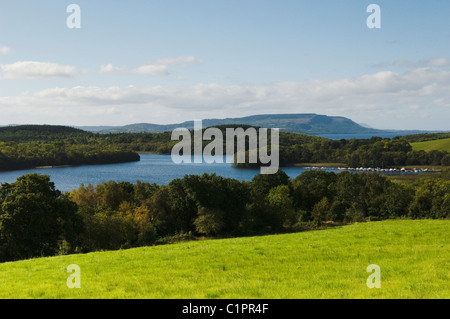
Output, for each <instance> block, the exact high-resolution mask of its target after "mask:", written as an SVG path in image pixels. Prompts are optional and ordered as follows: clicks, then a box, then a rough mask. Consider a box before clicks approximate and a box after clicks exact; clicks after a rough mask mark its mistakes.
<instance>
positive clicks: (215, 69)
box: [0, 0, 450, 131]
mask: <svg viewBox="0 0 450 319" xmlns="http://www.w3.org/2000/svg"><path fill="white" fill-rule="evenodd" d="M71 4H76V5H77V6H78V8H79V9H80V12H79V15H76V13H77V12H76V11H72V10H69V12H68V7H69V6H70V5H71ZM370 4H376V5H378V7H379V8H380V15H379V20H373V18H374V16H372V14H374V13H375V12H374V11H370V12H367V8H368V6H369V5H370ZM69 8H70V7H69ZM449 15H450V1H448V0H430V1H413V0H372V1H364V0H342V1H335V0H305V1H302V0H277V1H275V0H270V1H269V0H160V1H153V0H128V1H125V0H114V1H112V0H95V1H92V0H90V1H87V0H71V1H64V0H58V1H54V0H39V1H36V0H27V1H25V0H2V1H1V2H0V125H8V124H55V125H72V126H113V125H127V124H133V123H157V124H169V123H179V122H183V121H188V120H194V119H206V118H227V117H241V116H247V115H255V114H274V113H317V114H324V115H330V116H345V117H348V118H350V119H352V120H354V121H355V122H358V123H364V124H367V125H369V126H371V127H374V128H379V129H408V130H445V131H449V130H450V121H449V120H450V19H449ZM368 18H369V22H370V21H372V22H376V21H379V22H380V25H379V26H380V28H369V26H368V21H367V20H368ZM375 18H376V17H375ZM77 23H79V25H77ZM73 26H75V27H73Z"/></svg>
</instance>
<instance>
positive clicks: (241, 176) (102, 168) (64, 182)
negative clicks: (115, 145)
mask: <svg viewBox="0 0 450 319" xmlns="http://www.w3.org/2000/svg"><path fill="white" fill-rule="evenodd" d="M140 156H141V160H140V161H139V162H132V163H123V164H109V165H86V166H76V167H58V168H36V169H28V170H20V171H11V172H0V183H5V182H6V183H13V182H15V181H16V179H17V177H19V176H22V175H25V174H30V173H38V174H44V175H49V176H50V179H51V181H52V182H54V183H55V185H56V188H57V189H59V190H60V191H63V192H66V191H71V190H72V189H74V188H78V187H79V186H80V185H81V184H85V185H86V186H87V185H88V184H93V185H97V184H100V183H102V182H106V181H109V180H114V181H116V182H120V181H127V182H131V183H135V182H136V181H138V180H140V181H143V182H150V183H156V184H159V185H167V184H168V183H169V182H170V181H171V180H173V179H175V178H182V177H183V176H184V175H201V174H203V173H216V174H217V175H219V176H223V177H228V178H234V179H237V180H241V181H242V180H247V181H250V180H251V179H252V178H253V177H254V176H255V175H257V174H259V173H260V171H259V169H258V170H257V169H238V168H235V167H234V166H232V165H231V164H227V163H224V164H220V163H213V164H207V163H201V164H195V163H192V164H184V163H183V164H175V163H173V162H172V158H171V156H170V155H156V154H140ZM283 170H284V171H285V172H286V174H288V175H289V177H291V178H295V177H296V176H298V175H300V174H301V173H303V172H304V171H305V168H302V167H287V168H283Z"/></svg>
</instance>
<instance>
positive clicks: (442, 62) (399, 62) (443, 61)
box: [373, 57, 450, 68]
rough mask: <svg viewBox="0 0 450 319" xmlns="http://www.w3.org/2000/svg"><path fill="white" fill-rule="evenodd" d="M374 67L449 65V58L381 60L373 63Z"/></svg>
mask: <svg viewBox="0 0 450 319" xmlns="http://www.w3.org/2000/svg"><path fill="white" fill-rule="evenodd" d="M373 67H376V68H387V67H402V68H430V67H450V59H447V58H444V57H439V58H431V59H427V60H420V61H410V60H397V61H394V62H383V63H377V64H374V65H373Z"/></svg>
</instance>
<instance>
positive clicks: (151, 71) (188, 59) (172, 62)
mask: <svg viewBox="0 0 450 319" xmlns="http://www.w3.org/2000/svg"><path fill="white" fill-rule="evenodd" d="M193 63H202V60H200V59H197V58H196V57H193V56H181V57H176V58H162V59H158V60H155V61H153V62H150V63H147V64H144V65H140V66H138V67H136V68H134V69H131V70H128V69H127V68H125V67H121V68H119V67H116V66H114V65H112V64H106V65H102V66H101V67H100V72H101V73H114V74H144V75H152V76H167V75H169V73H170V72H169V66H181V67H186V66H188V65H189V64H193Z"/></svg>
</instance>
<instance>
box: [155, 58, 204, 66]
mask: <svg viewBox="0 0 450 319" xmlns="http://www.w3.org/2000/svg"><path fill="white" fill-rule="evenodd" d="M202 62H203V61H202V60H200V59H197V58H196V57H194V56H180V57H177V58H162V59H158V60H156V61H155V62H154V63H153V64H157V65H184V66H186V65H188V64H192V63H202Z"/></svg>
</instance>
